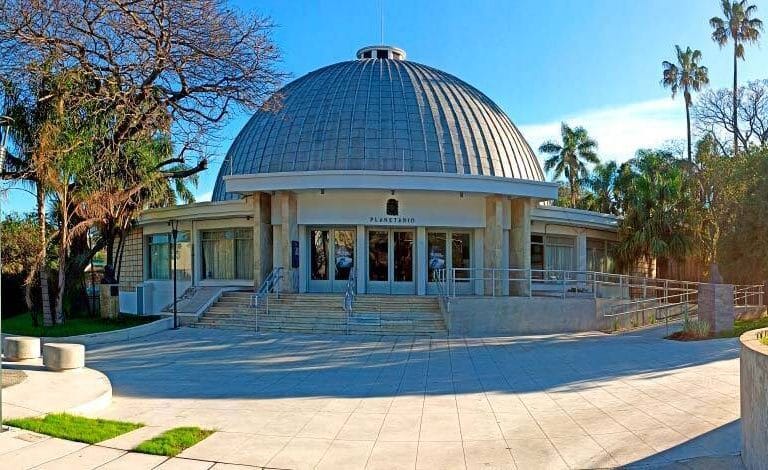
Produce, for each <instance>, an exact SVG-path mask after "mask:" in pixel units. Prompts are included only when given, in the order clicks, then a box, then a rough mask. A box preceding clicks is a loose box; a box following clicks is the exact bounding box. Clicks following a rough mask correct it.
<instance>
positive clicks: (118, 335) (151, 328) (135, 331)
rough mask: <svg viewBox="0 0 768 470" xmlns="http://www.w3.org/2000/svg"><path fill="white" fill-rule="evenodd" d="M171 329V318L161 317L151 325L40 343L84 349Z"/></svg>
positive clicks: (46, 339) (51, 338)
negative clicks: (64, 344)
mask: <svg viewBox="0 0 768 470" xmlns="http://www.w3.org/2000/svg"><path fill="white" fill-rule="evenodd" d="M171 328H173V317H163V318H161V319H159V320H156V321H153V322H152V323H146V324H144V325H139V326H133V327H131V328H123V329H122V330H115V331H105V332H103V333H91V334H88V335H77V336H65V337H62V338H55V337H47V336H46V337H43V338H40V341H42V342H43V343H76V344H83V345H85V346H86V347H88V346H94V345H97V344H105V343H116V342H118V341H128V340H129V339H135V338H141V337H144V336H149V335H153V334H155V333H159V332H161V331H165V330H170V329H171Z"/></svg>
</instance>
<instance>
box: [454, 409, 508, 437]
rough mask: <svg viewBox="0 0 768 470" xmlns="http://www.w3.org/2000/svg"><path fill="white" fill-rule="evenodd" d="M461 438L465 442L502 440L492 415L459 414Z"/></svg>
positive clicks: (494, 417)
mask: <svg viewBox="0 0 768 470" xmlns="http://www.w3.org/2000/svg"><path fill="white" fill-rule="evenodd" d="M459 422H460V424H461V437H462V439H463V440H467V441H494V440H501V439H504V436H503V435H502V434H501V430H500V429H499V425H498V423H497V422H496V416H494V414H493V413H459Z"/></svg>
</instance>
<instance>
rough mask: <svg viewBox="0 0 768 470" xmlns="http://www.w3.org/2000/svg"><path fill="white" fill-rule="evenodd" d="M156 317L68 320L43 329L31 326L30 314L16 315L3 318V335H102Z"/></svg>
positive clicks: (155, 318) (125, 316) (141, 323)
mask: <svg viewBox="0 0 768 470" xmlns="http://www.w3.org/2000/svg"><path fill="white" fill-rule="evenodd" d="M157 318H158V317H155V316H146V317H137V316H133V315H121V316H119V317H118V318H115V319H113V320H107V319H102V318H90V317H89V318H68V319H67V321H66V322H65V323H64V324H63V325H54V326H49V327H43V326H42V322H41V324H40V326H34V325H33V324H32V316H31V315H30V314H28V313H27V314H22V315H16V316H14V317H10V318H3V333H9V334H14V335H22V336H51V337H57V338H60V337H63V336H75V335H85V334H89V333H102V332H105V331H114V330H121V329H123V328H129V327H132V326H138V325H143V324H144V323H149V322H151V321H154V320H157Z"/></svg>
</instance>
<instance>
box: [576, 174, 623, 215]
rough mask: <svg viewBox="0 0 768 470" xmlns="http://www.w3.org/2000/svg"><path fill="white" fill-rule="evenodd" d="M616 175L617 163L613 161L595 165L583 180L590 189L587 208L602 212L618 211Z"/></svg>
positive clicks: (611, 212) (613, 212)
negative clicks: (590, 194) (589, 199)
mask: <svg viewBox="0 0 768 470" xmlns="http://www.w3.org/2000/svg"><path fill="white" fill-rule="evenodd" d="M617 176H618V165H617V164H616V162H615V161H609V162H607V163H598V164H597V165H595V167H594V168H593V169H592V172H591V173H590V175H589V176H588V177H587V179H586V180H585V181H584V184H585V185H586V186H587V188H589V190H590V191H592V198H591V201H590V202H591V204H589V209H592V210H596V211H598V212H602V213H603V214H616V213H617V212H618V208H617V206H616V201H617V198H616V186H615V184H616V178H617Z"/></svg>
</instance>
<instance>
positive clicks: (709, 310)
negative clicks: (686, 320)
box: [698, 284, 736, 334]
mask: <svg viewBox="0 0 768 470" xmlns="http://www.w3.org/2000/svg"><path fill="white" fill-rule="evenodd" d="M698 313H699V320H701V321H706V322H707V323H709V331H710V333H713V334H718V333H722V332H724V331H731V330H733V321H734V320H735V319H736V310H735V309H734V308H733V286H732V285H731V284H701V285H700V286H699V312H698Z"/></svg>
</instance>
